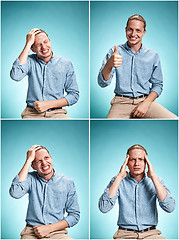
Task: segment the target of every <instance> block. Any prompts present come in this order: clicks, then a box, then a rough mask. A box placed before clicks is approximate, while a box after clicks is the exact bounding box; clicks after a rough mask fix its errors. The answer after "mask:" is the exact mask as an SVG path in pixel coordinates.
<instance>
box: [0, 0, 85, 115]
mask: <svg viewBox="0 0 179 240" xmlns="http://www.w3.org/2000/svg"><path fill="white" fill-rule="evenodd" d="M88 5H89V4H88V2H87V1H86V2H84V1H72V2H71V1H67V2H65V1H3V2H1V50H2V53H1V70H2V73H1V89H2V90H1V99H2V100H1V104H2V118H21V113H22V111H23V110H24V108H25V106H26V103H25V100H26V93H27V77H26V78H24V79H23V80H22V81H20V82H15V81H13V80H12V79H11V78H10V76H9V73H10V70H11V67H12V64H13V62H14V61H15V59H16V58H17V57H18V56H19V54H20V53H21V51H22V49H23V48H24V46H25V42H26V35H27V33H28V32H29V31H30V30H31V29H32V28H34V27H37V28H41V29H44V30H45V31H46V32H47V33H48V35H49V38H50V39H51V44H52V50H53V52H54V53H55V54H56V55H59V56H64V57H66V58H68V59H70V60H71V61H72V63H73V66H74V69H75V73H76V77H77V82H78V85H79V90H80V98H79V101H78V102H77V103H76V104H75V105H73V106H71V107H66V109H67V111H68V115H69V116H70V117H72V118H88V116H89V107H88V105H89V60H88V59H89V50H88V46H89V6H88Z"/></svg>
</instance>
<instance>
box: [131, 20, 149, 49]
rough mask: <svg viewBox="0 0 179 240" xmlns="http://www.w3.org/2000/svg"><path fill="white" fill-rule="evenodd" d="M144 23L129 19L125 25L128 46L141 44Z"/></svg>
mask: <svg viewBox="0 0 179 240" xmlns="http://www.w3.org/2000/svg"><path fill="white" fill-rule="evenodd" d="M145 33H146V31H144V23H143V22H141V21H138V20H130V21H129V22H128V25H127V27H126V38H127V40H128V44H129V46H130V47H132V46H135V45H137V44H142V38H143V36H144V35H145Z"/></svg>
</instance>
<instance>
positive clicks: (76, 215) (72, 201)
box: [64, 181, 80, 227]
mask: <svg viewBox="0 0 179 240" xmlns="http://www.w3.org/2000/svg"><path fill="white" fill-rule="evenodd" d="M69 188H70V189H69V193H68V196H67V202H66V212H67V213H68V215H67V216H66V217H65V218H64V219H65V220H66V221H67V223H68V225H69V227H73V226H74V225H75V224H77V223H78V221H79V220H80V209H79V204H78V196H77V192H76V188H75V184H74V182H73V181H71V182H70V184H69Z"/></svg>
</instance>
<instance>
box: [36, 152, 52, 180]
mask: <svg viewBox="0 0 179 240" xmlns="http://www.w3.org/2000/svg"><path fill="white" fill-rule="evenodd" d="M32 167H33V169H34V170H37V172H38V174H39V176H41V177H44V176H46V177H47V175H51V174H52V173H53V164H52V157H51V156H50V155H49V153H48V152H47V150H46V149H41V150H38V151H37V152H36V153H35V159H34V161H33V165H32Z"/></svg>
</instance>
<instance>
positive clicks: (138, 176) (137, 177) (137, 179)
mask: <svg viewBox="0 0 179 240" xmlns="http://www.w3.org/2000/svg"><path fill="white" fill-rule="evenodd" d="M130 175H131V177H132V178H134V179H135V180H136V181H137V182H138V183H139V182H140V181H141V180H142V179H143V177H144V175H145V173H141V174H139V175H136V174H133V173H131V172H130Z"/></svg>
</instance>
